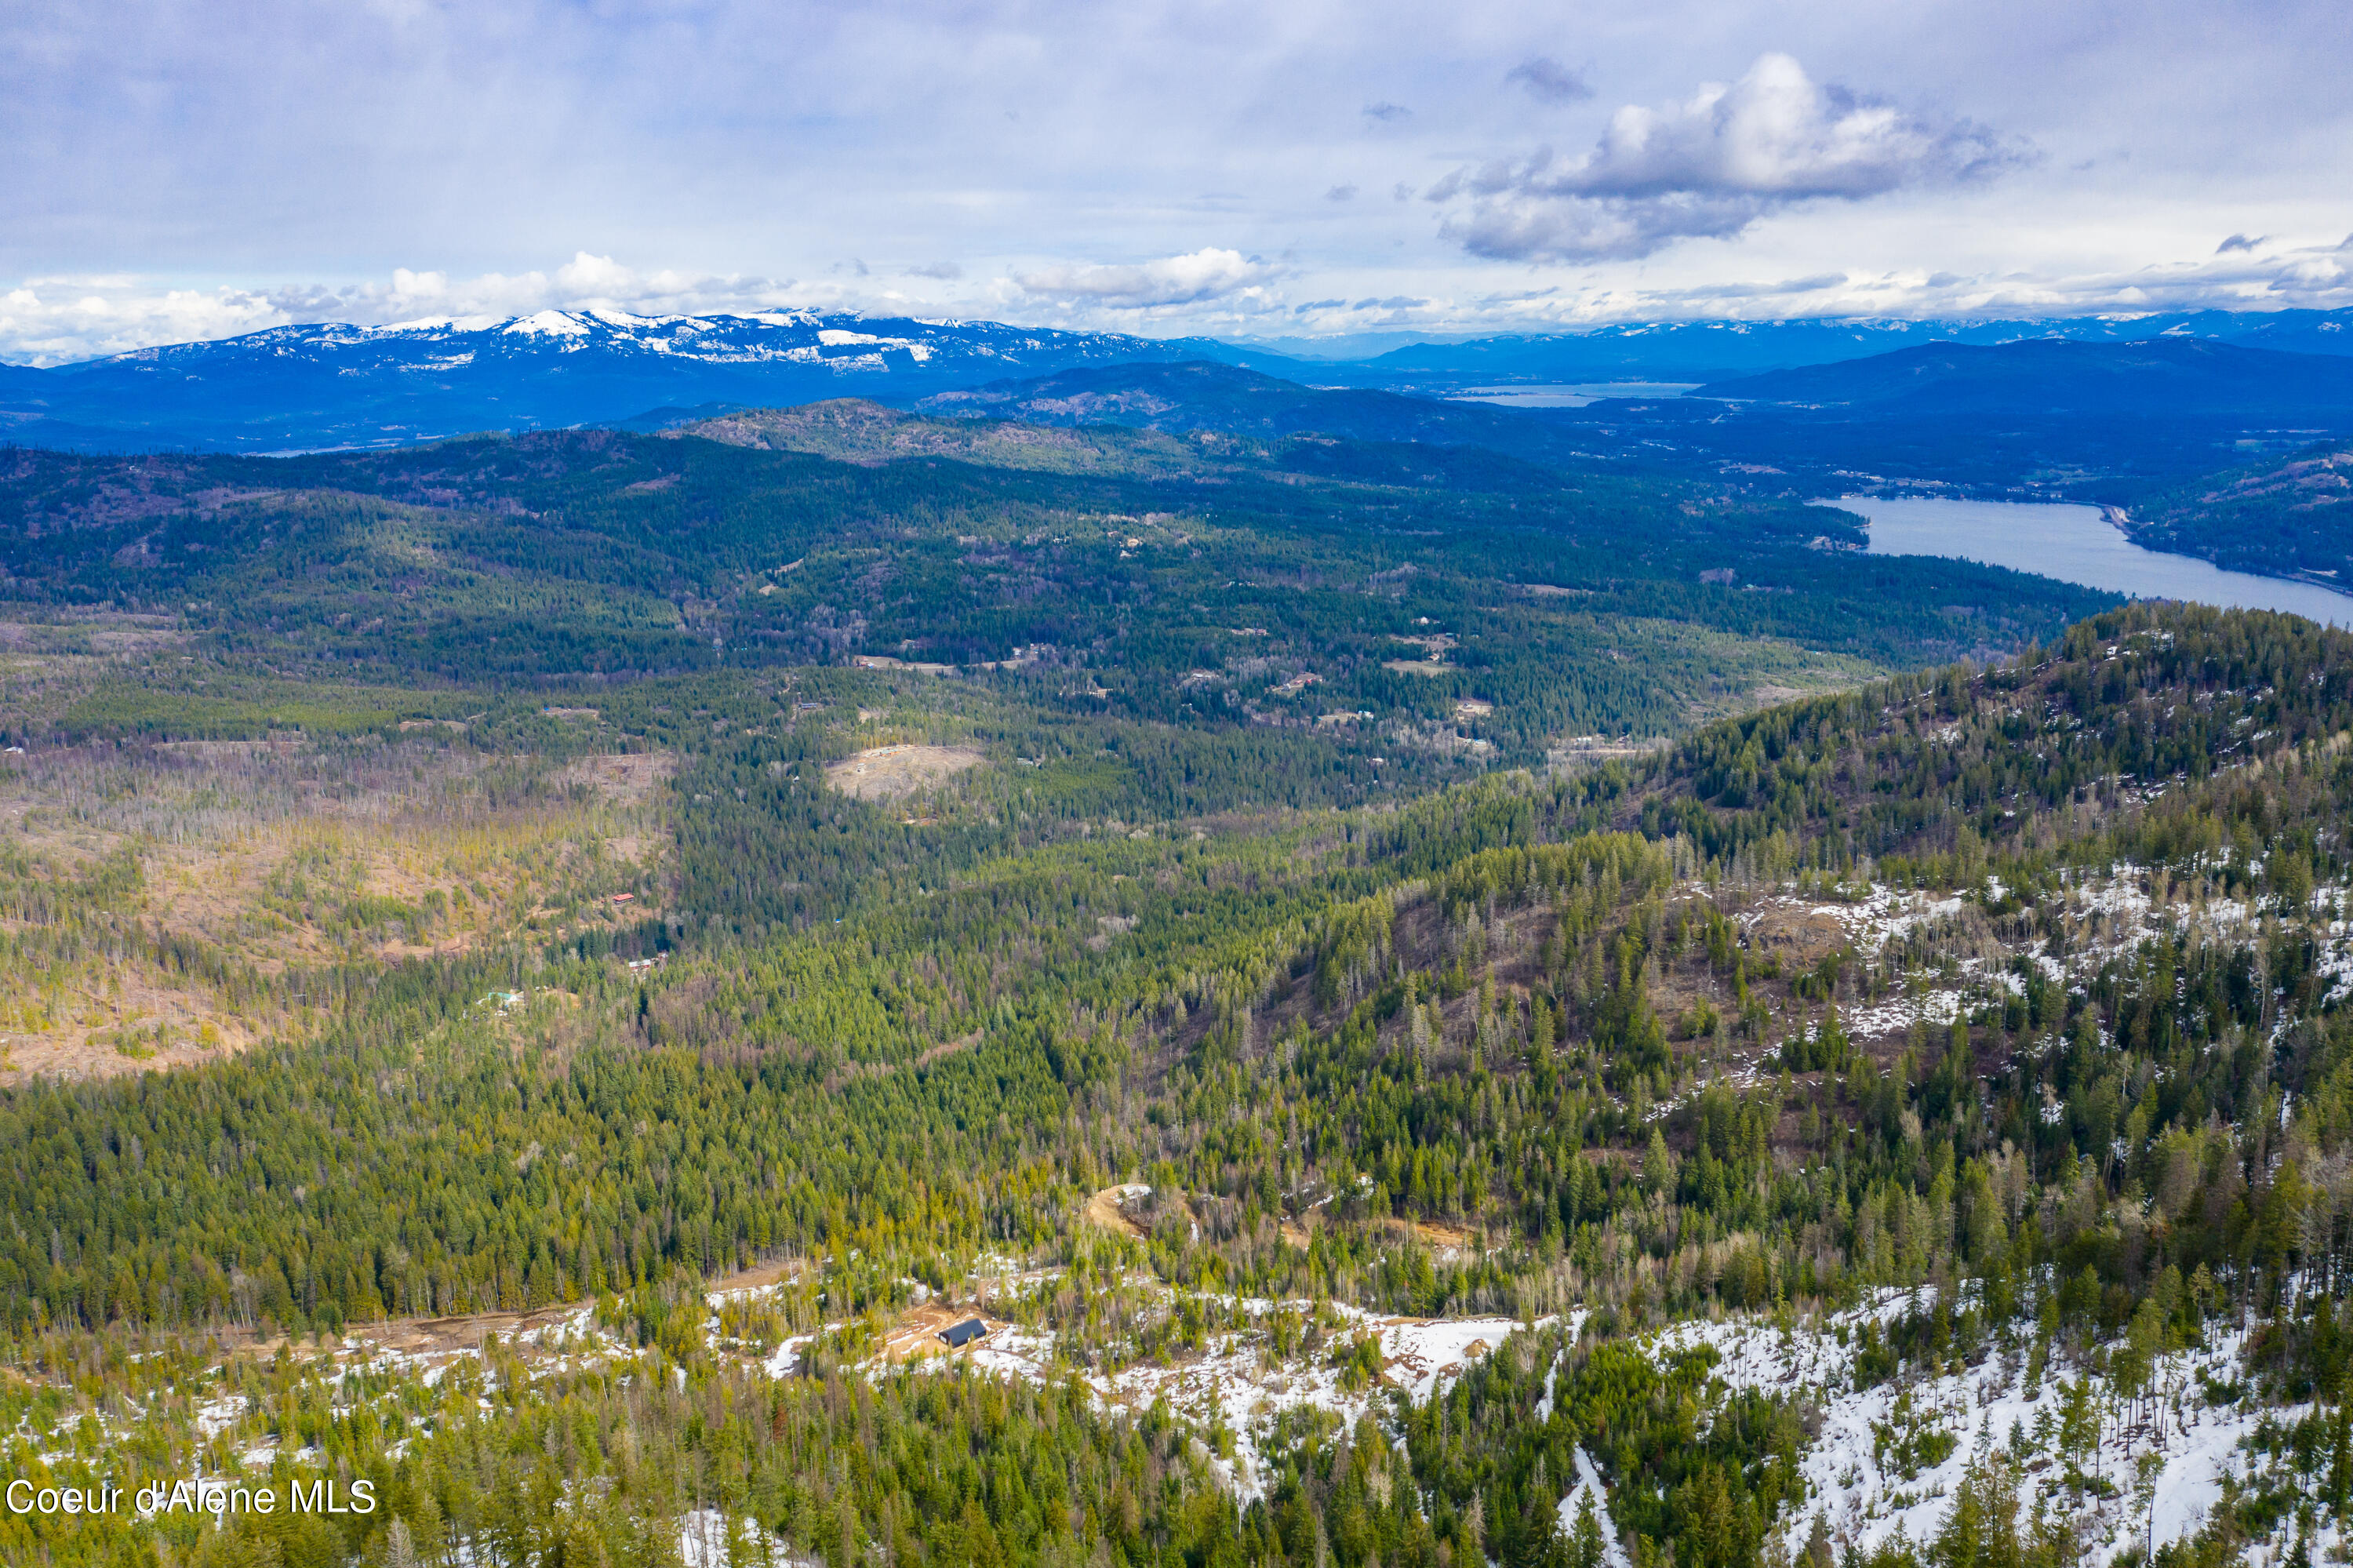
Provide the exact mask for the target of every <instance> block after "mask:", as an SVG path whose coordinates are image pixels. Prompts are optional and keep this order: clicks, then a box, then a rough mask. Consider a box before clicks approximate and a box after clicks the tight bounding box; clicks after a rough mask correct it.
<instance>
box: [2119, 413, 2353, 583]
mask: <svg viewBox="0 0 2353 1568" xmlns="http://www.w3.org/2000/svg"><path fill="white" fill-rule="evenodd" d="M2348 476H2353V449H2348V447H2346V446H2345V445H2343V444H2341V443H2340V444H2334V445H2321V446H2315V447H2311V448H2307V449H2306V450H2302V451H2298V452H2295V453H2294V454H2292V455H2290V456H2287V457H2284V458H2276V459H2274V460H2272V461H2267V462H2261V463H2254V464H2251V465H2248V466H2246V467H2242V468H2234V469H2227V470H2224V471H2222V472H2221V473H2217V474H2211V475H2209V476H2207V477H2204V478H2202V479H2200V480H2198V481H2197V482H2193V483H2190V484H2187V485H2178V486H2173V487H2169V488H2168V489H2166V490H2163V491H2159V492H2158V493H2156V494H2153V495H2149V496H2145V497H2143V498H2141V499H2140V500H2138V501H2137V502H2136V503H2135V504H2134V506H2133V508H2132V512H2131V523H2130V524H2129V526H2130V528H2131V530H2132V534H2133V536H2134V537H2135V538H2136V539H2137V540H2139V541H2140V542H2141V543H2143V544H2146V545H2147V546H2149V547H2150V548H2151V549H2158V550H2177V551H2179V552H2181V553H2182V554H2184V555H2192V556H2205V557H2206V558H2207V559H2208V560H2210V561H2213V562H2215V563H2216V564H2217V565H2220V566H2225V567H2233V568H2235V569H2237V570H2239V571H2246V572H2270V573H2274V574H2276V575H2281V576H2303V577H2314V578H2316V579H2317V580H2319V581H2323V582H2327V583H2328V584H2329V585H2330V586H2331V587H2337V586H2340V585H2342V584H2345V583H2348V582H2353V482H2348Z"/></svg>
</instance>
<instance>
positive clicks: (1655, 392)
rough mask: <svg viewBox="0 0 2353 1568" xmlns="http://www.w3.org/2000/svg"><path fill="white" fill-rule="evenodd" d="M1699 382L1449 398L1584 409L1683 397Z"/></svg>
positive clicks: (1468, 391)
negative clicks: (1608, 401) (1622, 400)
mask: <svg viewBox="0 0 2353 1568" xmlns="http://www.w3.org/2000/svg"><path fill="white" fill-rule="evenodd" d="M1698 385H1699V383H1698V382H1696V381H1588V382H1580V383H1578V384H1577V385H1575V386H1567V385H1563V386H1526V387H1464V388H1463V389H1462V390H1461V391H1460V392H1450V393H1448V394H1447V396H1448V397H1451V398H1452V399H1453V400H1454V401H1456V402H1458V403H1500V404H1502V405H1503V406H1504V408H1584V407H1585V406H1586V405H1587V404H1588V403H1599V402H1600V401H1601V400H1602V399H1603V398H1604V397H1682V396H1683V394H1684V393H1686V392H1688V391H1690V390H1691V389H1692V388H1693V387H1697V386H1698Z"/></svg>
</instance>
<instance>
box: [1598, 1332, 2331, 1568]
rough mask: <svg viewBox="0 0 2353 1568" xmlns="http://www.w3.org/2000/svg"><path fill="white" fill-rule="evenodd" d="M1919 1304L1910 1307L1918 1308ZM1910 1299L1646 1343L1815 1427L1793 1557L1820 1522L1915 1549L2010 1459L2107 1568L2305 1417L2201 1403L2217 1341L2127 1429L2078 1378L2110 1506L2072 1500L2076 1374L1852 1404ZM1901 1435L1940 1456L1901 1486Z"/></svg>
mask: <svg viewBox="0 0 2353 1568" xmlns="http://www.w3.org/2000/svg"><path fill="white" fill-rule="evenodd" d="M1920 1296H1921V1298H1922V1299H1923V1301H1924V1304H1925V1298H1926V1292H1925V1291H1924V1292H1922V1293H1920ZM1913 1300H1914V1296H1913V1293H1910V1292H1905V1291H1895V1290H1891V1291H1886V1292H1883V1293H1882V1295H1881V1296H1880V1297H1879V1298H1877V1299H1876V1300H1874V1301H1873V1302H1872V1303H1870V1304H1868V1305H1867V1306H1865V1307H1862V1308H1857V1309H1855V1310H1852V1311H1849V1312H1845V1313H1841V1314H1839V1315H1838V1316H1836V1317H1834V1318H1831V1319H1828V1320H1826V1321H1823V1322H1820V1323H1808V1324H1799V1325H1797V1326H1794V1327H1792V1328H1790V1329H1788V1330H1786V1331H1785V1330H1782V1329H1780V1328H1778V1327H1776V1326H1775V1325H1774V1324H1772V1323H1770V1322H1767V1321H1760V1320H1756V1319H1735V1320H1727V1321H1724V1322H1705V1321H1697V1320H1694V1321H1689V1322H1684V1323H1680V1324H1677V1325H1675V1326H1674V1327H1672V1328H1671V1329H1668V1330H1664V1331H1662V1333H1660V1334H1659V1335H1657V1336H1656V1337H1655V1339H1654V1340H1653V1341H1652V1343H1653V1345H1654V1347H1655V1350H1656V1352H1657V1353H1660V1354H1662V1355H1663V1354H1665V1353H1668V1352H1671V1351H1677V1350H1682V1349H1685V1348H1688V1347H1691V1346H1695V1345H1707V1346H1710V1347H1712V1348H1714V1349H1715V1351H1716V1352H1717V1353H1718V1354H1719V1355H1720V1356H1721V1357H1722V1358H1723V1359H1722V1360H1721V1361H1720V1362H1719V1363H1718V1365H1717V1367H1716V1369H1715V1375H1716V1376H1718V1377H1720V1378H1721V1379H1723V1380H1724V1382H1725V1384H1726V1385H1728V1386H1730V1387H1732V1388H1736V1389H1745V1388H1756V1389H1759V1390H1762V1391H1765V1392H1767V1393H1789V1394H1796V1395H1799V1397H1801V1398H1803V1399H1805V1400H1807V1401H1809V1402H1810V1403H1811V1404H1814V1405H1815V1406H1816V1407H1817V1408H1818V1409H1819V1410H1820V1414H1821V1426H1820V1436H1819V1438H1817V1439H1816V1441H1815V1442H1814V1443H1813V1445H1812V1446H1810V1448H1809V1449H1808V1451H1807V1453H1806V1456H1805V1458H1804V1460H1803V1463H1802V1466H1801V1473H1802V1475H1803V1476H1804V1478H1805V1480H1806V1482H1807V1486H1808V1489H1809V1492H1810V1499H1809V1500H1808V1501H1807V1502H1806V1503H1804V1504H1802V1505H1801V1506H1799V1507H1798V1508H1797V1509H1794V1510H1791V1511H1790V1513H1789V1514H1788V1516H1786V1517H1785V1518H1784V1519H1783V1520H1782V1524H1781V1528H1782V1530H1783V1531H1784V1534H1785V1536H1786V1538H1787V1543H1788V1546H1789V1548H1790V1550H1791V1552H1793V1553H1794V1552H1796V1551H1797V1549H1798V1547H1799V1545H1800V1544H1801V1543H1802V1542H1803V1541H1804V1540H1805V1537H1806V1533H1807V1531H1809V1529H1810V1527H1811V1523H1812V1520H1813V1519H1814V1517H1815V1516H1816V1515H1817V1514H1820V1515H1821V1516H1823V1517H1824V1519H1825V1520H1827V1521H1828V1523H1829V1524H1830V1527H1831V1532H1832V1535H1833V1538H1834V1539H1835V1540H1837V1541H1838V1542H1840V1543H1841V1547H1844V1546H1845V1545H1848V1544H1852V1546H1854V1547H1855V1548H1857V1549H1858V1550H1862V1551H1866V1552H1867V1551H1869V1550H1870V1549H1871V1548H1873V1546H1876V1545H1877V1544H1879V1543H1880V1542H1884V1541H1886V1540H1888V1539H1890V1538H1891V1537H1894V1536H1896V1535H1899V1534H1900V1535H1902V1536H1904V1537H1905V1538H1907V1539H1909V1540H1911V1541H1913V1542H1925V1541H1926V1540H1927V1539H1928V1538H1930V1537H1931V1536H1933V1535H1934V1534H1935V1533H1936V1530H1937V1528H1938V1527H1939V1526H1940V1525H1941V1524H1942V1523H1943V1522H1944V1520H1945V1518H1946V1516H1947V1512H1948V1511H1949V1510H1950V1509H1951V1506H1952V1497H1953V1494H1954V1493H1955V1492H1956V1490H1957V1489H1958V1487H1959V1485H1960V1482H1961V1479H1962V1478H1963V1476H1964V1475H1965V1474H1966V1473H1967V1471H1968V1467H1969V1466H1970V1464H1971V1462H1972V1461H1973V1460H1975V1459H1978V1458H1980V1457H1986V1456H1988V1455H1989V1454H1991V1453H1992V1452H1994V1451H1995V1450H2002V1451H2005V1452H2007V1453H2009V1454H2010V1457H2011V1460H2012V1463H2013V1466H2014V1467H2015V1470H2016V1473H2017V1475H2018V1478H2019V1480H2020V1483H2021V1499H2022V1500H2023V1501H2024V1502H2025V1503H2026V1505H2027V1507H2028V1508H2029V1509H2030V1510H2031V1509H2032V1508H2033V1507H2035V1506H2036V1505H2037V1504H2038V1503H2042V1502H2047V1503H2049V1504H2050V1505H2051V1506H2052V1509H2053V1510H2055V1511H2056V1512H2058V1513H2060V1514H2062V1515H2063V1516H2066V1517H2069V1518H2071V1519H2072V1520H2073V1521H2074V1524H2075V1528H2076V1531H2077V1539H2078V1541H2079V1542H2081V1543H2082V1545H2083V1546H2084V1551H2085V1553H2086V1560H2087V1561H2089V1562H2091V1563H2106V1562H2108V1561H2109V1560H2110V1559H2111V1558H2113V1557H2115V1556H2116V1554H2117V1553H2118V1552H2121V1551H2123V1550H2124V1549H2125V1548H2126V1547H2127V1546H2132V1545H2135V1544H2137V1543H2139V1542H2141V1541H2142V1540H2143V1538H2144V1536H2145V1535H2150V1534H2153V1536H2154V1539H2155V1541H2156V1543H2157V1544H2158V1545H2159V1546H2162V1545H2164V1544H2165V1543H2166V1542H2168V1541H2175V1540H2179V1539H2181V1538H2183V1537H2186V1536H2188V1535H2190V1534H2193V1533H2195V1532H2196V1531H2197V1530H2198V1529H2199V1528H2200V1526H2202V1525H2203V1524H2204V1523H2205V1522H2206V1520H2207V1519H2208V1517H2209V1516H2210V1514H2211V1511H2212V1510H2213V1508H2214V1505H2215V1504H2216V1502H2217V1501H2219V1500H2220V1499H2221V1495H2222V1478H2223V1476H2224V1475H2225V1474H2226V1473H2235V1474H2237V1475H2239V1476H2241V1477H2242V1478H2243V1477H2244V1476H2245V1475H2246V1474H2247V1472H2248V1469H2249V1466H2250V1456H2249V1454H2248V1453H2247V1452H2246V1450H2245V1449H2244V1447H2243V1446H2242V1445H2243V1443H2244V1440H2245V1439H2246V1438H2247V1437H2248V1436H2251V1435H2252V1434H2253V1432H2254V1431H2255V1429H2256V1427H2257V1425H2259V1424H2260V1423H2261V1421H2262V1420H2263V1418H2264V1417H2266V1416H2269V1417H2272V1418H2274V1419H2277V1420H2282V1421H2294V1420H2295V1419H2296V1418H2297V1417H2298V1416H2299V1415H2300V1414H2303V1412H2302V1411H2300V1410H2296V1409H2287V1410H2281V1409H2278V1408H2274V1407H2260V1408H2259V1407H2252V1406H2249V1405H2245V1404H2235V1403H2234V1404H2224V1405H2219V1406H2215V1405H2209V1404H2207V1403H2206V1401H2205V1400H2204V1398H2203V1397H2202V1395H2201V1393H2200V1390H2201V1386H2202V1383H2203V1382H2204V1381H2205V1380H2206V1379H2208V1378H2211V1379H2212V1380H2213V1381H2214V1382H2215V1383H2222V1384H2230V1383H2236V1381H2237V1380H2238V1377H2239V1374H2240V1355H2241V1351H2242V1348H2243V1346H2244V1342H2245V1336H2244V1335H2243V1334H2242V1333H2240V1332H2236V1331H2216V1332H2214V1333H2211V1334H2210V1336H2209V1342H2208V1344H2207V1345H2206V1346H2205V1347H2204V1348H2203V1349H2201V1350H2197V1351H2181V1352H2179V1353H2176V1354H2173V1355H2169V1356H2167V1357H2165V1358H2163V1360H2162V1361H2161V1362H2160V1363H2159V1365H2158V1370H2157V1373H2156V1375H2155V1377H2154V1378H2153V1379H2152V1380H2151V1387H2152V1388H2153V1389H2154V1390H2156V1391H2158V1393H2157V1394H2156V1397H2154V1398H2152V1399H2148V1400H2145V1401H2144V1402H2143V1403H2142V1404H2141V1405H2140V1406H2139V1409H2140V1411H2141V1412H2143V1413H2144V1414H2143V1416H2142V1418H2141V1419H2139V1420H2137V1421H2130V1420H2128V1419H2127V1417H2128V1416H2129V1415H2130V1414H2132V1411H2131V1410H2130V1409H2129V1408H2128V1407H2126V1406H2124V1405H2122V1404H2120V1403H2119V1402H2118V1401H2116V1399H2115V1397H2114V1391H2113V1389H2112V1388H2111V1387H2110V1385H2109V1384H2108V1383H2107V1382H2106V1380H2105V1378H2103V1377H2101V1376H2100V1375H2098V1374H2097V1373H2086V1374H2084V1376H2085V1378H2086V1381H2087V1383H2088V1384H2089V1385H2090V1388H2091V1390H2092V1394H2093V1400H2094V1405H2095V1407H2096V1408H2098V1409H2100V1410H2101V1411H2102V1412H2103V1413H2104V1415H2105V1419H2104V1421H2103V1424H2102V1433H2101V1441H2100V1443H2099V1445H2098V1447H2097V1449H2096V1450H2095V1451H2091V1452H2087V1453H2086V1454H2085V1455H2084V1457H2083V1458H2082V1460H2081V1468H2082V1470H2083V1471H2084V1473H2085V1474H2087V1475H2091V1476H2094V1477H2098V1478H2104V1479H2105V1480H2106V1481H2107V1482H2109V1483H2111V1484H2112V1485H2113V1486H2114V1488H2115V1495H2114V1496H2113V1497H2111V1498H2107V1499H2102V1498H2100V1497H2098V1496H2096V1495H2094V1494H2093V1493H2091V1492H2081V1493H2079V1492H2078V1491H2076V1489H2074V1488H2073V1487H2072V1486H2070V1485H2069V1484H2067V1482H2066V1479H2065V1472H2066V1467H2065V1465H2064V1464H2063V1461H2062V1460H2061V1459H2060V1457H2059V1456H2058V1454H2057V1452H2056V1449H2057V1444H2056V1441H2055V1439H2054V1437H2053V1433H2054V1432H2055V1430H2056V1428H2057V1425H2058V1422H2059V1419H2060V1409H2061V1403H2062V1400H2063V1396H2064V1384H2065V1383H2066V1382H2068V1381H2069V1380H2071V1379H2072V1378H2073V1376H2074V1375H2075V1374H2074V1372H2072V1371H2071V1370H2069V1369H2066V1368H2063V1366H2061V1365H2060V1364H2059V1358H2058V1357H2057V1356H2056V1355H2055V1354H2054V1356H2053V1357H2052V1363H2051V1365H2050V1366H2049V1367H2047V1368H2046V1370H2045V1372H2044V1375H2043V1378H2042V1383H2041V1385H2040V1386H2039V1387H2030V1386H2028V1382H2027V1377H2026V1365H2027V1361H2028V1357H2029V1349H2028V1347H2027V1346H2026V1345H2025V1344H2023V1343H2021V1344H2019V1345H2016V1346H2014V1347H2011V1348H2008V1349H2001V1350H1996V1351H1992V1352H1991V1353H1989V1354H1988V1355H1986V1356H1985V1357H1984V1359H1983V1360H1982V1361H1979V1362H1978V1364H1977V1365H1975V1366H1971V1367H1968V1368H1967V1369H1965V1370H1963V1371H1960V1372H1952V1373H1949V1374H1947V1375H1944V1376H1940V1377H1935V1378H1920V1379H1908V1378H1907V1379H1905V1380H1900V1381H1898V1382H1895V1383H1883V1384H1880V1385H1879V1386H1877V1387H1874V1388H1871V1389H1867V1390H1862V1391H1860V1392H1858V1391H1857V1390H1856V1389H1855V1387H1854V1355H1855V1351H1856V1349H1857V1348H1858V1347H1859V1345H1860V1343H1861V1338H1860V1330H1861V1328H1862V1325H1863V1323H1864V1322H1865V1321H1866V1320H1867V1319H1874V1318H1875V1319H1878V1320H1880V1321H1883V1322H1884V1321H1887V1320H1889V1319H1894V1318H1896V1317H1900V1316H1902V1315H1903V1314H1904V1313H1905V1311H1906V1310H1907V1309H1908V1308H1909V1307H1910V1304H1911V1303H1912V1301H1913ZM1841 1328H1843V1329H1844V1330H1845V1331H1846V1332H1845V1342H1844V1343H1841V1339H1840V1334H1839V1330H1840V1329H1841ZM1899 1401H1902V1402H1903V1408H1902V1409H1901V1410H1899V1408H1898V1402H1899ZM1906 1427H1908V1428H1909V1429H1910V1430H1911V1431H1913V1432H1915V1433H1919V1432H1935V1433H1942V1434H1944V1435H1946V1436H1949V1437H1950V1438H1951V1440H1952V1441H1951V1445H1950V1449H1949V1452H1948V1453H1947V1455H1946V1457H1944V1458H1942V1459H1941V1460H1940V1461H1939V1462H1937V1463H1936V1464H1934V1465H1923V1466H1921V1467H1919V1468H1918V1469H1917V1470H1916V1471H1915V1472H1914V1473H1913V1474H1911V1475H1909V1476H1906V1475H1905V1473H1904V1470H1903V1467H1902V1464H1901V1462H1900V1458H1899V1457H1898V1456H1897V1455H1895V1454H1894V1453H1893V1452H1891V1451H1889V1450H1891V1449H1892V1448H1893V1446H1894V1444H1893V1443H1892V1442H1885V1441H1883V1438H1900V1437H1901V1436H1904V1435H1905V1433H1904V1429H1905V1428H1906ZM2143 1455H2154V1456H2156V1457H2158V1459H2159V1460H2160V1461H2161V1462H2162V1468H2161V1470H2160V1471H2159V1472H2158V1476H2157V1478H2156V1482H2155V1487H2154V1490H2153V1492H2152V1493H2149V1494H2146V1495H2149V1496H2152V1497H2153V1499H2154V1506H2153V1509H2152V1510H2151V1512H2149V1513H2147V1514H2143V1513H2142V1512H2140V1511H2139V1510H2138V1508H2137V1505H2136V1501H2135V1498H2136V1490H2137V1489H2136V1461H2137V1459H2138V1458H2139V1457H2141V1456H2143ZM1564 1506H1570V1505H1564ZM1563 1517H1564V1519H1565V1520H1566V1519H1567V1518H1569V1517H1570V1516H1569V1515H1567V1514H1564V1516H1563ZM2319 1544H2321V1543H2319V1542H2316V1546H2317V1545H2319Z"/></svg>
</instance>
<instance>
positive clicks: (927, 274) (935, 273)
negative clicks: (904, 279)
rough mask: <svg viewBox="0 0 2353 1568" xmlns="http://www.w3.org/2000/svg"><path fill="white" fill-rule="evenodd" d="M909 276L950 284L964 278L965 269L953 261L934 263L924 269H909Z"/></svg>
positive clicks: (923, 267)
mask: <svg viewBox="0 0 2353 1568" xmlns="http://www.w3.org/2000/svg"><path fill="white" fill-rule="evenodd" d="M907 276H908V277H910V278H933V279H936V280H938V281H941V282H943V283H950V282H954V281H955V280H956V279H958V278H961V277H963V276H964V269H963V268H962V267H960V266H958V265H957V264H956V263H955V262H953V261H934V262H930V263H928V264H926V265H924V266H922V267H910V268H908V269H907Z"/></svg>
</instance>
